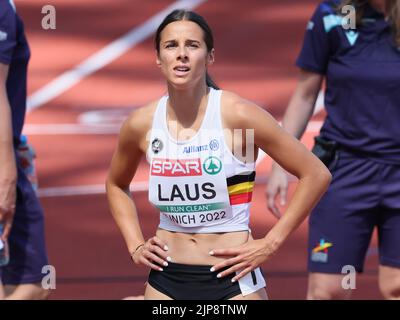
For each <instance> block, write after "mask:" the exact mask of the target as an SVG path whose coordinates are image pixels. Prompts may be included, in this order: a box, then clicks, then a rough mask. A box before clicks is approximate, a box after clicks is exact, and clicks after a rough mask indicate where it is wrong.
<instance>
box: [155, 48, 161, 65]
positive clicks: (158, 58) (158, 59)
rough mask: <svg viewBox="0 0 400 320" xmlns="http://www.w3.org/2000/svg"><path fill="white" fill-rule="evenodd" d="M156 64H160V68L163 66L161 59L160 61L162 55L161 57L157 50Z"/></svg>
mask: <svg viewBox="0 0 400 320" xmlns="http://www.w3.org/2000/svg"><path fill="white" fill-rule="evenodd" d="M156 64H157V66H158V67H159V68H161V61H160V57H159V55H158V52H157V50H156Z"/></svg>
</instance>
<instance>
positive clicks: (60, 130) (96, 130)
mask: <svg viewBox="0 0 400 320" xmlns="http://www.w3.org/2000/svg"><path fill="white" fill-rule="evenodd" d="M120 127H121V124H102V125H97V124H96V125H84V124H74V123H60V124H29V125H25V126H24V130H23V131H24V134H27V135H30V136H31V135H39V136H42V135H107V134H110V135H116V134H118V133H119V130H120Z"/></svg>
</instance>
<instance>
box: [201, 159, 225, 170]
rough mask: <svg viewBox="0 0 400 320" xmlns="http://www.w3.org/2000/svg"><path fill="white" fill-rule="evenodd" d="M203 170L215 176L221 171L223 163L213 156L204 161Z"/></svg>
mask: <svg viewBox="0 0 400 320" xmlns="http://www.w3.org/2000/svg"><path fill="white" fill-rule="evenodd" d="M203 169H204V171H205V172H207V173H208V174H211V175H214V174H217V173H219V172H220V171H221V169H222V162H221V160H219V159H218V158H217V157H214V156H211V157H208V158H207V159H206V160H204V163H203Z"/></svg>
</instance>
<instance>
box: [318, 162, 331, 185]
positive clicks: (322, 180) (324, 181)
mask: <svg viewBox="0 0 400 320" xmlns="http://www.w3.org/2000/svg"><path fill="white" fill-rule="evenodd" d="M314 179H315V180H314V181H318V183H319V184H320V185H321V188H322V189H324V190H326V189H328V187H329V184H330V183H331V181H332V174H331V172H330V171H329V170H328V168H327V167H326V166H325V165H323V164H321V165H320V166H318V169H316V170H315V172H314Z"/></svg>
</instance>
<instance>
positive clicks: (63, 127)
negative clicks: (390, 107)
mask: <svg viewBox="0 0 400 320" xmlns="http://www.w3.org/2000/svg"><path fill="white" fill-rule="evenodd" d="M322 123H323V122H322V121H310V122H309V123H308V125H307V130H306V131H307V132H308V133H309V132H312V133H314V132H319V129H321V126H322ZM120 128H121V123H105V124H91V125H86V124H73V123H60V124H27V125H25V126H24V134H27V135H38V136H44V135H102V134H104V135H107V134H111V135H115V134H118V133H119V130H120Z"/></svg>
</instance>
